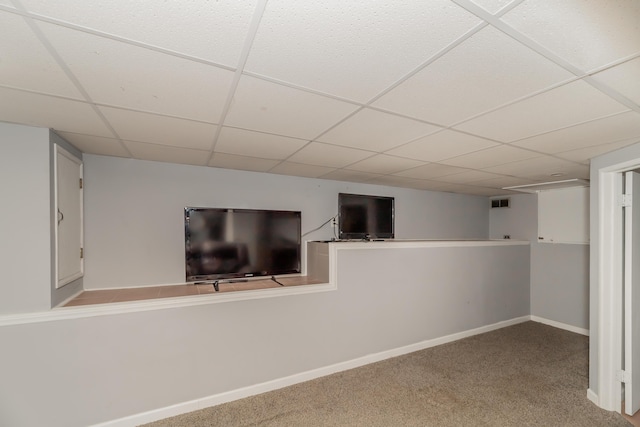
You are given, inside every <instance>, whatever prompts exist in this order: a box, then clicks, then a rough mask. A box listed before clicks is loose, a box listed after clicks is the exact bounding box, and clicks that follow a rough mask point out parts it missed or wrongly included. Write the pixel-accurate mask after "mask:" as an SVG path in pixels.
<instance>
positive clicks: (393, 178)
mask: <svg viewBox="0 0 640 427" xmlns="http://www.w3.org/2000/svg"><path fill="white" fill-rule="evenodd" d="M367 183H368V184H376V185H389V186H391V187H403V188H415V189H418V190H427V189H428V190H435V189H436V188H440V187H441V186H442V185H446V184H444V183H435V182H433V181H426V180H422V179H414V178H407V177H403V176H397V175H382V176H379V177H377V178H373V179H371V180H370V181H368V182H367Z"/></svg>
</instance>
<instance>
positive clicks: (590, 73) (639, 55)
mask: <svg viewBox="0 0 640 427" xmlns="http://www.w3.org/2000/svg"><path fill="white" fill-rule="evenodd" d="M638 58H640V52H636V53H632V54H631V55H628V56H625V57H624V58H618V59H616V60H615V61H612V62H610V63H608V64H605V65H602V66H600V67H597V68H594V69H592V70H590V71H588V72H587V73H586V74H587V76H590V77H591V76H593V75H595V74H598V73H601V72H603V71H607V70H608V69H610V68H614V67H617V66H618V65H622V64H624V63H626V62H631V61H633V60H634V59H638Z"/></svg>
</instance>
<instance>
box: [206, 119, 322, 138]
mask: <svg viewBox="0 0 640 427" xmlns="http://www.w3.org/2000/svg"><path fill="white" fill-rule="evenodd" d="M205 123H206V122H205ZM224 127H225V128H227V129H236V130H244V131H247V132H253V133H259V134H262V135H269V136H279V137H282V138H288V139H296V140H298V141H305V142H307V143H308V142H311V140H309V139H306V138H299V137H297V136H290V135H284V134H281V133H274V132H266V131H264V130H255V129H249V128H244V127H240V126H231V125H224Z"/></svg>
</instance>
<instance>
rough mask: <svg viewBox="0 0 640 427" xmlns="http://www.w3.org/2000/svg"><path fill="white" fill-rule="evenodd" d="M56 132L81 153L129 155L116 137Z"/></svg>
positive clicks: (114, 155) (115, 155)
mask: <svg viewBox="0 0 640 427" xmlns="http://www.w3.org/2000/svg"><path fill="white" fill-rule="evenodd" d="M56 133H57V134H58V135H60V136H61V137H62V138H63V139H65V140H66V141H67V142H69V143H70V144H71V145H73V146H74V147H76V148H77V149H78V150H80V151H82V152H83V153H87V154H98V155H101V156H113V157H130V156H131V155H130V154H129V152H128V151H127V149H126V148H125V147H124V145H123V144H122V143H120V141H118V140H117V139H113V138H104V137H100V136H91V135H82V134H79V133H70V132H56Z"/></svg>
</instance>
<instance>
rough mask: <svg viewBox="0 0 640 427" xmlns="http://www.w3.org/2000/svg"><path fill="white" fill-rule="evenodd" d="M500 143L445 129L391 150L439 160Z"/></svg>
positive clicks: (433, 160) (415, 157) (403, 154)
mask: <svg viewBox="0 0 640 427" xmlns="http://www.w3.org/2000/svg"><path fill="white" fill-rule="evenodd" d="M495 145H498V144H497V143H496V142H493V141H489V140H486V139H482V138H478V137H475V136H471V135H467V134H464V133H460V132H456V131H453V130H445V131H442V132H438V133H436V134H434V135H429V136H426V137H424V138H420V139H419V140H417V141H414V142H410V143H409V144H406V145H403V146H402V147H398V148H394V149H393V150H389V151H388V152H387V153H388V154H393V155H394V156H400V157H407V158H410V159H418V160H423V161H426V162H437V161H439V160H443V159H448V158H451V157H455V156H460V155H462V154H466V153H471V152H473V151H478V150H482V149H484V148H488V147H492V146H495Z"/></svg>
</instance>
